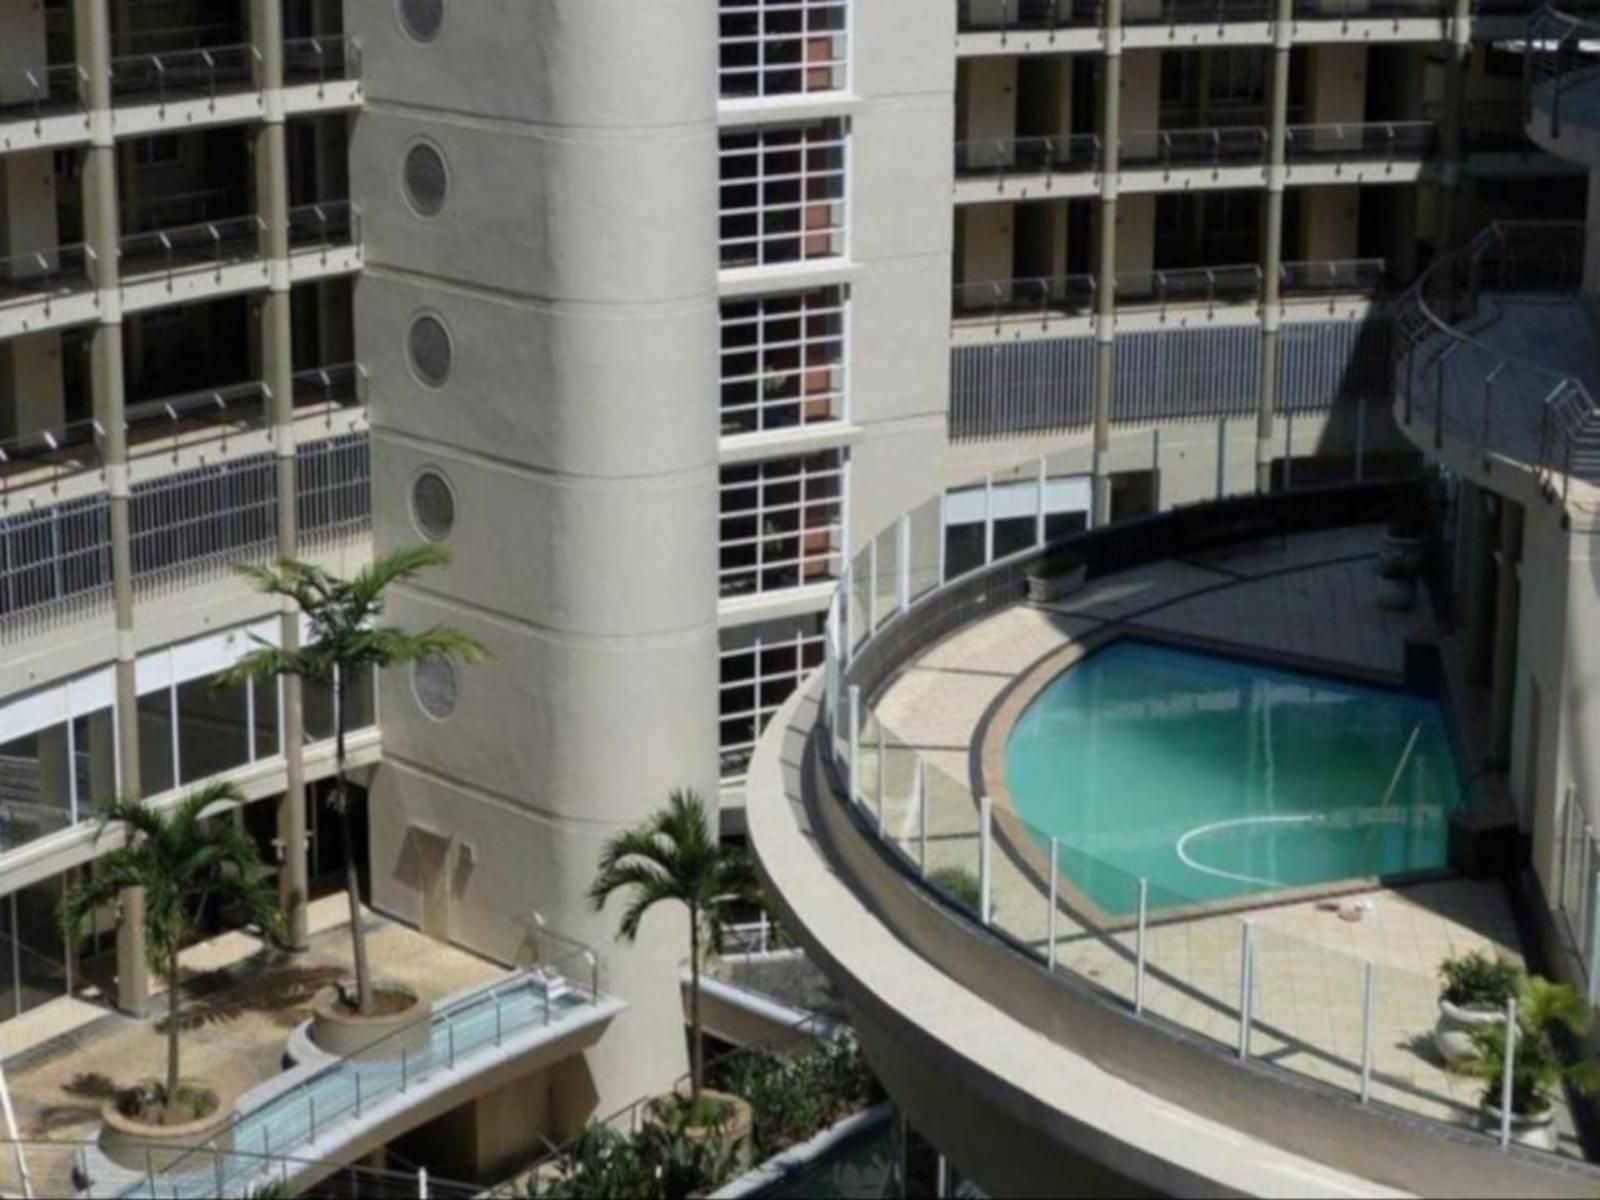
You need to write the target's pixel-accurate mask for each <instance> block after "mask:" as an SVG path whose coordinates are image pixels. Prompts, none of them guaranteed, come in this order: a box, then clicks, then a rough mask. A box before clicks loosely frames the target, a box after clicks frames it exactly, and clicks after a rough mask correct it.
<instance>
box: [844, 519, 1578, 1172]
mask: <svg viewBox="0 0 1600 1200" xmlns="http://www.w3.org/2000/svg"><path fill="white" fill-rule="evenodd" d="M1378 536H1379V533H1378V531H1377V530H1372V529H1363V530H1343V531H1337V532H1333V533H1327V534H1318V535H1309V536H1305V537H1298V538H1294V539H1291V540H1290V541H1289V543H1288V544H1286V545H1284V546H1281V547H1270V548H1263V549H1262V550H1260V551H1259V552H1257V553H1252V554H1245V555H1232V556H1229V557H1227V558H1225V559H1218V560H1212V561H1210V562H1206V563H1165V564H1159V565H1157V566H1153V567H1148V568H1143V569H1140V570H1137V571H1132V572H1128V573H1127V574H1125V575H1122V576H1118V577H1115V578H1113V579H1110V580H1107V581H1105V582H1101V583H1096V584H1091V585H1090V586H1089V587H1088V588H1086V589H1085V590H1083V591H1082V592H1079V593H1077V594H1076V595H1074V596H1072V597H1070V598H1069V599H1068V600H1066V601H1065V602H1062V603H1057V604H1053V605H1051V606H1049V608H1048V609H1045V608H1036V607H1033V606H1029V605H1019V606H1016V607H1013V608H1010V609H1007V610H1005V611H1003V612H1000V613H998V614H996V615H995V616H993V617H991V618H989V619H987V620H985V621H982V622H979V623H978V624H977V625H974V626H972V627H971V628H968V629H966V630H963V631H962V632H961V633H959V634H958V635H956V636H954V637H952V638H950V639H949V640H947V641H945V642H943V643H941V644H940V645H938V646H937V647H935V648H934V649H933V650H931V651H930V652H929V653H928V654H926V655H925V656H924V657H923V658H922V659H921V660H920V661H918V662H917V663H916V664H915V665H913V666H912V667H911V668H909V669H908V670H906V671H905V672H904V673H903V674H902V675H901V676H900V678H899V679H897V680H896V681H895V683H894V684H893V685H892V686H891V687H890V688H889V690H888V691H887V693H886V694H885V695H884V696H883V697H882V698H881V700H880V702H879V703H878V705H877V706H876V710H875V713H874V718H875V719H874V721H873V722H872V723H870V724H869V726H868V729H869V734H868V736H867V738H866V739H865V742H864V745H863V756H862V757H863V764H862V771H863V775H862V778H863V783H862V790H863V792H864V793H865V795H866V796H867V798H868V803H869V804H876V803H877V802H878V796H879V794H880V790H879V783H878V779H879V766H878V757H877V745H878V741H877V727H878V725H879V724H880V723H881V726H882V730H883V738H884V754H883V764H882V776H881V777H882V786H881V795H882V797H883V805H882V808H883V821H884V827H885V830H886V832H887V833H888V835H889V836H890V837H891V838H893V839H895V840H896V841H897V842H899V843H900V845H901V846H902V847H903V848H904V849H905V850H906V852H907V854H908V855H909V856H910V857H911V858H912V859H913V860H918V859H919V858H920V857H921V856H922V855H923V853H924V851H923V846H924V843H925V844H926V860H927V865H928V869H929V870H930V871H937V870H938V869H939V868H941V867H962V868H964V869H966V870H967V871H969V872H971V873H973V874H974V875H975V874H976V872H977V860H978V833H977V830H978V814H977V808H976V805H975V803H974V801H973V798H972V793H971V786H970V778H971V775H970V772H971V765H970V764H971V758H972V755H971V750H970V747H971V744H972V742H973V738H974V736H975V733H976V731H977V729H978V726H979V723H980V721H981V720H982V718H983V716H984V714H985V711H986V710H987V709H988V707H989V706H990V705H991V704H992V703H993V701H994V700H995V698H996V697H997V696H999V694H1000V693H1001V691H1002V690H1004V689H1005V688H1006V686H1007V685H1008V684H1009V683H1010V682H1011V681H1012V679H1013V678H1014V677H1015V676H1016V675H1017V674H1019V673H1021V672H1022V671H1024V670H1026V669H1027V668H1029V667H1030V666H1032V665H1034V664H1036V663H1038V662H1040V661H1041V660H1042V659H1044V658H1045V657H1047V656H1049V655H1051V654H1052V653H1054V652H1056V651H1059V650H1061V649H1062V648H1063V647H1065V646H1066V645H1067V644H1068V642H1069V641H1071V640H1072V639H1074V638H1079V637H1082V636H1083V635H1085V634H1086V633H1088V632H1091V631H1094V630H1102V629H1107V628H1123V629H1129V630H1134V631H1137V630H1138V629H1140V628H1144V629H1159V630H1164V631H1168V632H1176V633H1182V634H1186V635H1190V636H1197V637H1203V638H1208V639H1213V640H1217V641H1223V642H1229V643H1233V644H1236V645H1248V646H1252V647H1255V648H1260V649H1266V650H1270V651H1274V652H1280V653H1285V654H1293V655H1297V656H1299V657H1301V658H1306V659H1315V660H1323V661H1326V662H1337V663H1342V664H1345V665H1347V666H1351V667H1356V668H1360V669H1361V670H1364V671H1367V672H1376V673H1381V674H1385V675H1392V676H1395V677H1398V676H1399V674H1400V672H1401V670H1402V666H1403V659H1404V644H1405V641H1406V638H1407V637H1408V636H1417V635H1419V634H1422V633H1424V632H1425V630H1426V618H1425V616H1424V615H1423V614H1421V613H1413V614H1401V615H1397V614H1394V613H1389V612H1385V611H1383V610H1380V609H1379V608H1378V607H1377V605H1376V603H1375V601H1374V600H1373V596H1372V574H1373V559H1372V556H1373V555H1374V554H1375V553H1376V549H1377V539H1378ZM919 757H920V759H921V760H922V762H923V764H924V770H925V772H926V785H927V787H926V794H927V796H928V803H927V811H926V813H925V814H924V813H923V812H922V811H921V809H920V808H919V806H918V805H917V804H916V803H915V801H914V797H915V793H916V782H915V773H916V763H917V760H918V758H919ZM924 822H925V823H926V837H925V838H924V835H923V826H924ZM1043 857H1045V858H1047V856H1043ZM994 862H995V889H994V919H995V922H996V924H998V925H999V926H1000V927H1002V928H1003V929H1005V930H1006V931H1007V932H1008V933H1010V934H1012V935H1014V936H1016V937H1017V938H1019V939H1021V940H1023V941H1025V942H1028V943H1031V944H1033V945H1035V946H1037V947H1039V948H1040V951H1041V953H1043V951H1044V948H1045V947H1046V946H1047V944H1048V942H1049V924H1048V923H1049V908H1050V906H1049V903H1048V895H1047V892H1046V890H1045V887H1044V886H1043V885H1042V884H1041V881H1040V880H1039V878H1038V873H1037V872H1036V871H1033V870H1024V868H1023V867H1022V865H1020V864H1019V861H1018V860H1017V859H1016V858H1015V857H1013V856H1012V855H1010V854H1008V853H1006V852H1004V850H1003V848H997V849H996V852H995V856H994ZM1065 869H1066V870H1067V872H1068V873H1069V874H1070V867H1066V868H1065ZM1126 882H1127V893H1128V903H1127V905H1126V906H1125V907H1126V909H1127V910H1128V911H1130V912H1131V911H1134V910H1135V909H1136V907H1137V902H1136V896H1137V887H1138V885H1137V882H1136V881H1134V880H1131V879H1130V880H1128V881H1126ZM1152 905H1153V908H1154V907H1155V906H1156V905H1157V902H1156V901H1152ZM1247 916H1248V921H1249V924H1250V926H1251V927H1252V932H1251V934H1250V936H1251V937H1252V939H1253V941H1254V947H1255V950H1254V957H1255V978H1254V987H1253V990H1252V997H1253V1001H1252V1003H1253V1022H1252V1024H1253V1034H1252V1038H1251V1045H1250V1052H1251V1053H1252V1054H1253V1055H1256V1056H1259V1057H1264V1058H1268V1059H1270V1060H1272V1061H1274V1062H1277V1063H1278V1064H1280V1065H1282V1066H1284V1067H1287V1068H1289V1069H1292V1070H1296V1071H1301V1072H1304V1073H1306V1074H1309V1075H1313V1076H1315V1077H1317V1078H1319V1079H1323V1080H1325V1081H1327V1082H1330V1083H1334V1084H1336V1085H1338V1086H1340V1087H1343V1088H1347V1089H1350V1090H1352V1091H1353V1090H1356V1089H1357V1088H1358V1087H1359V1086H1360V1074H1361V1061H1362V1054H1363V1042H1364V1037H1365V1032H1366V1022H1365V1016H1364V1014H1365V1011H1366V1004H1365V989H1366V986H1367V983H1366V978H1367V972H1368V964H1371V967H1370V970H1371V976H1372V988H1373V997H1372V1000H1373V1003H1372V1009H1373V1014H1374V1019H1373V1023H1372V1094H1373V1096H1374V1097H1375V1098H1377V1099H1379V1100H1383V1101H1387V1102H1390V1103H1393V1104H1396V1105H1399V1106H1402V1107H1404V1108H1407V1109H1409V1110H1412V1111H1414V1112H1419V1113H1425V1114H1427V1115H1429V1116H1432V1117H1436V1118H1438V1119H1441V1120H1446V1121H1452V1122H1458V1123H1471V1122H1472V1121H1474V1120H1475V1116H1476V1108H1477V1096H1478V1091H1479V1088H1480V1086H1481V1085H1480V1084H1479V1083H1478V1082H1477V1081H1475V1080H1472V1079H1467V1078H1462V1077H1460V1076H1456V1075H1452V1074H1450V1073H1448V1072H1446V1071H1445V1070H1444V1069H1443V1068H1442V1066H1441V1065H1440V1063H1439V1062H1438V1060H1437V1059H1436V1057H1435V1056H1434V1053H1433V1049H1432V1045H1431V1040H1430V1034H1431V1031H1432V1028H1433V1024H1434V1019H1435V1016H1436V998H1437V995H1438V985H1437V981H1436V979H1435V976H1434V971H1435V970H1436V967H1437V964H1438V963H1439V962H1440V961H1441V960H1442V959H1444V958H1446V957H1448V956H1449V955H1452V954H1457V953H1460V952H1462V951H1465V950H1470V949H1479V948H1486V949H1491V950H1494V951H1497V952H1500V953H1505V954H1509V955H1513V956H1515V955H1516V954H1517V953H1518V951H1517V942H1516V935H1515V930H1514V926H1513V923H1512V917H1511V912H1510V908H1509V905H1508V904H1507V902H1506V898H1505V896H1504V894H1503V892H1502V890H1501V889H1500V888H1499V886H1498V885H1495V884H1481V883H1472V882H1467V881H1447V882H1439V883H1430V884H1423V885H1418V886H1414V887H1408V888H1405V889H1403V890H1390V889H1380V890H1376V891H1372V892H1370V893H1366V894H1363V895H1344V896H1341V897H1339V899H1338V900H1337V901H1308V902H1303V903H1291V904H1284V905H1280V906H1277V907H1270V908H1260V909H1255V910H1252V911H1250V912H1249V913H1248V914H1247ZM1102 919H1103V918H1100V917H1098V916H1091V915H1089V914H1086V913H1081V912H1080V913H1075V914H1071V915H1069V914H1068V913H1067V912H1065V911H1058V914H1057V921H1056V954H1057V962H1058V965H1059V966H1060V967H1062V968H1063V969H1066V970H1072V971H1076V972H1078V973H1080V974H1082V975H1084V976H1087V977H1089V978H1091V979H1093V980H1095V981H1096V982H1098V983H1099V984H1100V985H1101V986H1103V987H1106V988H1108V989H1109V990H1111V991H1113V992H1115V993H1116V994H1118V995H1119V996H1121V997H1122V998H1124V999H1125V1000H1127V1001H1128V1002H1129V1003H1130V1004H1131V1003H1132V1002H1133V998H1134V991H1135V978H1134V976H1135V973H1136V972H1135V967H1134V962H1135V958H1136V955H1135V952H1134V942H1135V934H1134V931H1133V930H1132V929H1131V928H1129V927H1128V926H1129V925H1130V924H1131V922H1129V921H1127V920H1126V919H1119V920H1115V921H1111V922H1109V923H1108V924H1107V925H1106V926H1097V925H1096V924H1095V922H1097V921H1100V920H1102ZM1244 937H1245V921H1244V919H1242V918H1241V916H1240V915H1238V914H1233V915H1218V916H1206V917H1199V918H1191V919H1186V920H1177V921H1167V922H1162V921H1161V920H1160V919H1159V914H1158V915H1157V917H1156V918H1154V919H1153V920H1152V923H1151V925H1150V927H1149V929H1148V932H1147V936H1146V952H1147V953H1146V961H1147V973H1146V978H1145V982H1144V992H1143V998H1144V1003H1145V1006H1146V1008H1147V1010H1148V1011H1150V1012H1151V1013H1154V1014H1156V1015H1158V1016H1160V1017H1163V1018H1166V1019H1169V1020H1173V1021H1176V1022H1178V1023H1180V1024H1182V1025H1185V1026H1187V1027H1189V1028H1190V1029H1193V1030H1196V1031H1198V1032H1201V1033H1204V1034H1205V1035H1207V1036H1209V1037H1212V1038H1215V1039H1216V1040H1218V1041H1219V1042H1222V1043H1223V1044H1225V1045H1227V1046H1230V1047H1236V1046H1237V1044H1238V1039H1239V1027H1240V1018H1239V1010H1240V1003H1239V1001H1240V995H1241V984H1240V974H1241V972H1240V963H1241V960H1242V957H1243V949H1242V948H1243V944H1244ZM1562 1119H1563V1123H1564V1124H1565V1123H1566V1116H1565V1114H1563V1117H1562ZM1564 1142H1565V1148H1566V1149H1568V1150H1569V1151H1573V1152H1576V1144H1575V1141H1574V1140H1573V1138H1572V1137H1571V1132H1570V1128H1566V1129H1565V1130H1564Z"/></svg>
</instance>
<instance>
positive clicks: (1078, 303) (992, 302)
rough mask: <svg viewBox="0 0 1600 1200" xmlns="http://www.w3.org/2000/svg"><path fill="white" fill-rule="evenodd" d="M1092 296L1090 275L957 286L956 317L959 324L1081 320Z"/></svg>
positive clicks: (1091, 309)
mask: <svg viewBox="0 0 1600 1200" xmlns="http://www.w3.org/2000/svg"><path fill="white" fill-rule="evenodd" d="M1094 292H1095V282H1094V276H1093V275H1056V276H1051V277H1048V278H1039V279H1007V280H997V281H994V282H990V283H958V284H956V286H955V297H954V299H955V304H954V308H955V316H956V318H957V319H958V320H960V319H970V318H980V317H981V318H988V319H990V320H993V321H994V322H996V323H997V324H998V323H1003V322H1006V321H1030V320H1039V319H1047V318H1049V317H1051V316H1069V317H1070V316H1084V315H1086V314H1088V313H1090V312H1092V311H1093V309H1094Z"/></svg>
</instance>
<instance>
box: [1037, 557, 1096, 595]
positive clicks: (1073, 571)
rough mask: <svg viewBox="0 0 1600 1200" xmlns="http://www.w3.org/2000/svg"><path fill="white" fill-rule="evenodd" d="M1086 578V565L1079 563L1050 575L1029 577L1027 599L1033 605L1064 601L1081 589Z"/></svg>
mask: <svg viewBox="0 0 1600 1200" xmlns="http://www.w3.org/2000/svg"><path fill="white" fill-rule="evenodd" d="M1088 578H1089V565H1088V564H1087V563H1079V564H1078V565H1077V566H1075V567H1069V568H1068V569H1067V570H1065V571H1058V572H1056V573H1055V574H1052V575H1029V576H1028V599H1029V600H1031V601H1032V602H1033V603H1034V604H1048V603H1049V602H1050V601H1052V600H1062V599H1065V598H1066V597H1068V596H1070V595H1072V593H1073V592H1076V591H1077V590H1078V589H1080V588H1081V587H1083V585H1084V582H1085V581H1086V580H1087V579H1088Z"/></svg>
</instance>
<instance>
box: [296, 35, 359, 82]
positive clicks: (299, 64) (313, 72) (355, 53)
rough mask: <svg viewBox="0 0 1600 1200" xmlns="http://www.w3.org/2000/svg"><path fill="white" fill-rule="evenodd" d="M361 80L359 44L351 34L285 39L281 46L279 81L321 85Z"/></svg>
mask: <svg viewBox="0 0 1600 1200" xmlns="http://www.w3.org/2000/svg"><path fill="white" fill-rule="evenodd" d="M360 78H361V42H360V40H359V39H358V38H356V37H354V36H353V35H351V34H336V35H333V36H326V37H304V38H288V39H286V40H285V41H284V43H283V82H284V83H285V84H286V85H288V86H291V87H292V86H294V85H295V84H309V83H315V84H317V85H318V86H324V85H326V84H329V83H339V82H343V81H347V80H354V79H360Z"/></svg>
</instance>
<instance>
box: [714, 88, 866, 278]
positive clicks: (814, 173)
mask: <svg viewBox="0 0 1600 1200" xmlns="http://www.w3.org/2000/svg"><path fill="white" fill-rule="evenodd" d="M796 134H798V135H799V136H798V139H796V138H795V136H794V135H796ZM849 142H850V132H849V127H848V123H847V122H846V121H845V120H844V119H843V118H834V117H830V118H828V119H826V120H822V121H811V122H805V123H802V124H782V125H767V126H761V127H758V128H754V129H730V130H724V131H723V133H722V138H721V142H720V143H719V145H718V149H717V157H718V163H719V171H718V178H719V181H720V183H719V195H718V203H717V216H718V221H719V229H718V236H717V245H718V248H719V252H720V255H721V259H722V265H723V267H724V268H725V269H735V268H742V267H766V266H774V265H785V264H792V263H805V262H816V261H820V260H825V259H838V258H842V257H844V255H845V254H846V253H848V237H849V234H848V228H847V227H848V225H849V219H848V213H847V209H848V207H849V193H850V189H849V174H850V171H849V153H848V148H849ZM780 154H798V155H799V157H800V161H801V166H800V170H798V171H781V172H776V173H772V174H769V173H768V171H767V166H768V163H769V162H770V161H771V159H772V157H773V156H776V155H780ZM818 154H822V155H826V156H827V157H828V158H829V159H830V160H832V161H830V163H829V165H828V166H826V167H823V168H821V169H813V168H812V167H811V166H810V162H811V160H812V158H813V156H814V155H818ZM740 160H749V161H750V162H752V163H753V166H754V170H753V171H751V172H750V173H749V174H743V175H740V176H738V177H733V176H731V175H730V164H734V163H737V162H739V161H740ZM775 184H793V185H795V186H796V188H797V189H798V191H799V193H800V198H799V199H798V200H793V201H787V200H786V201H784V202H782V203H767V202H766V201H765V199H764V196H765V194H766V191H767V189H768V188H769V187H771V186H773V185H775ZM734 188H750V189H753V190H754V191H755V194H756V202H755V203H754V204H749V205H734V206H730V205H729V204H728V202H727V199H726V197H727V194H728V191H729V190H730V189H734ZM814 190H820V191H821V192H823V193H825V194H823V195H814V194H812V193H813V192H814ZM811 209H826V210H827V212H828V223H827V224H826V225H825V226H822V227H819V228H815V229H810V228H807V227H806V224H805V222H806V214H807V212H808V211H809V210H811ZM786 213H793V214H796V216H797V217H798V222H797V224H796V225H795V227H794V228H793V229H789V228H772V227H770V223H771V222H772V220H773V218H775V217H777V216H779V215H780V214H786ZM730 217H752V218H754V220H755V226H756V228H755V232H754V233H753V234H750V235H746V236H729V235H728V234H727V233H726V232H725V231H724V230H723V229H722V228H721V227H720V225H721V223H722V222H725V221H726V220H727V219H728V218H730ZM823 236H826V238H827V240H828V248H827V251H826V252H825V253H819V254H813V253H810V252H809V250H808V244H809V243H810V241H811V240H812V239H813V238H817V237H823ZM786 243H793V244H794V249H795V252H794V253H792V254H781V253H778V249H779V248H780V247H782V246H783V245H785V244H786ZM729 251H734V252H735V253H734V256H733V258H732V259H731V260H730V259H729V257H728V253H729Z"/></svg>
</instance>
